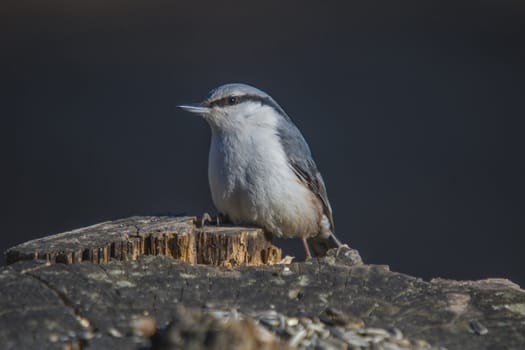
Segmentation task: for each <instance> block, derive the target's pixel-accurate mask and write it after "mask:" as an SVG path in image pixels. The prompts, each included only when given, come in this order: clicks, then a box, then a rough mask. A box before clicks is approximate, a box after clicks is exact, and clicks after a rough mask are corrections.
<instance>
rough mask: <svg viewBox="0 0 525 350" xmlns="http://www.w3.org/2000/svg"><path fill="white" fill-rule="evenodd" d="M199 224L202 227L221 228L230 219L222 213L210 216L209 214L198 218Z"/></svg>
mask: <svg viewBox="0 0 525 350" xmlns="http://www.w3.org/2000/svg"><path fill="white" fill-rule="evenodd" d="M197 222H198V224H199V225H200V227H203V226H207V225H210V224H211V225H213V224H215V225H216V226H220V225H221V224H224V223H226V222H228V217H227V216H226V215H224V214H222V213H219V214H217V215H214V216H212V215H210V214H208V213H204V214H202V216H201V217H200V218H197Z"/></svg>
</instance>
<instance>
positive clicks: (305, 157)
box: [277, 110, 335, 232]
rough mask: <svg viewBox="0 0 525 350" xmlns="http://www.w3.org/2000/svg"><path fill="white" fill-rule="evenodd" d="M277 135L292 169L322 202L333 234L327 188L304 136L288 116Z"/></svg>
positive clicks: (279, 127)
mask: <svg viewBox="0 0 525 350" xmlns="http://www.w3.org/2000/svg"><path fill="white" fill-rule="evenodd" d="M281 111H282V110H281ZM282 113H283V112H282ZM284 115H285V116H286V114H284ZM277 134H278V136H279V137H280V139H281V143H282V145H283V147H284V151H285V153H286V155H287V157H288V161H289V162H290V166H291V168H292V169H293V171H294V172H295V174H296V175H297V177H299V179H300V180H301V181H302V182H304V184H306V185H307V186H308V188H309V189H310V190H311V191H312V192H313V193H315V194H316V195H317V197H318V198H319V199H320V200H321V203H322V205H323V213H324V214H325V215H326V217H327V218H328V219H329V220H330V226H331V229H332V232H335V226H334V219H333V216H332V208H331V207H330V202H329V201H328V195H327V193H326V187H325V184H324V181H323V178H322V176H321V173H320V172H319V170H317V166H316V164H315V162H314V160H313V158H312V154H311V152H310V148H309V147H308V144H307V143H306V141H305V139H304V137H303V135H302V134H301V132H300V131H299V129H297V127H296V126H295V125H294V124H293V122H292V121H291V119H290V118H289V117H288V116H286V119H283V120H282V121H281V122H280V123H279V125H278V128H277Z"/></svg>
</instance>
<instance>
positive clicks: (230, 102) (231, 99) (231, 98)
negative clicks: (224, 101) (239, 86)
mask: <svg viewBox="0 0 525 350" xmlns="http://www.w3.org/2000/svg"><path fill="white" fill-rule="evenodd" d="M236 103H237V97H235V96H230V97H229V98H228V104H229V105H230V106H231V105H234V104H236Z"/></svg>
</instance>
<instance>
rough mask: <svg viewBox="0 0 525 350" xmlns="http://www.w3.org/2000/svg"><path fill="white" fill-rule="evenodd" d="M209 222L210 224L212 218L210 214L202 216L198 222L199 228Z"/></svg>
mask: <svg viewBox="0 0 525 350" xmlns="http://www.w3.org/2000/svg"><path fill="white" fill-rule="evenodd" d="M209 222H212V218H211V216H210V214H208V213H204V214H202V216H201V219H200V222H199V223H200V225H201V227H204V226H205V225H206V224H207V223H209Z"/></svg>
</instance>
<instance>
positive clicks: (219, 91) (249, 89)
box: [179, 83, 288, 132]
mask: <svg viewBox="0 0 525 350" xmlns="http://www.w3.org/2000/svg"><path fill="white" fill-rule="evenodd" d="M179 107H180V108H182V109H184V110H185V111H188V112H191V113H195V114H197V115H201V116H202V117H204V119H205V120H206V121H207V122H208V124H209V125H210V127H211V128H212V130H214V131H223V132H224V131H237V130H241V131H242V130H243V129H246V128H247V127H255V128H257V127H265V126H266V127H271V126H272V125H273V126H275V124H276V123H277V120H278V119H279V118H288V117H287V116H286V113H285V112H284V111H283V109H282V108H281V107H280V106H279V105H278V104H277V102H275V101H274V100H273V99H272V98H271V97H270V95H268V94H267V93H265V92H263V91H261V90H259V89H257V88H255V87H253V86H249V85H246V84H238V83H235V84H226V85H222V86H219V87H218V88H215V89H213V90H212V91H210V93H209V94H208V96H206V98H205V99H204V101H202V102H200V103H195V104H188V105H180V106H179Z"/></svg>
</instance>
